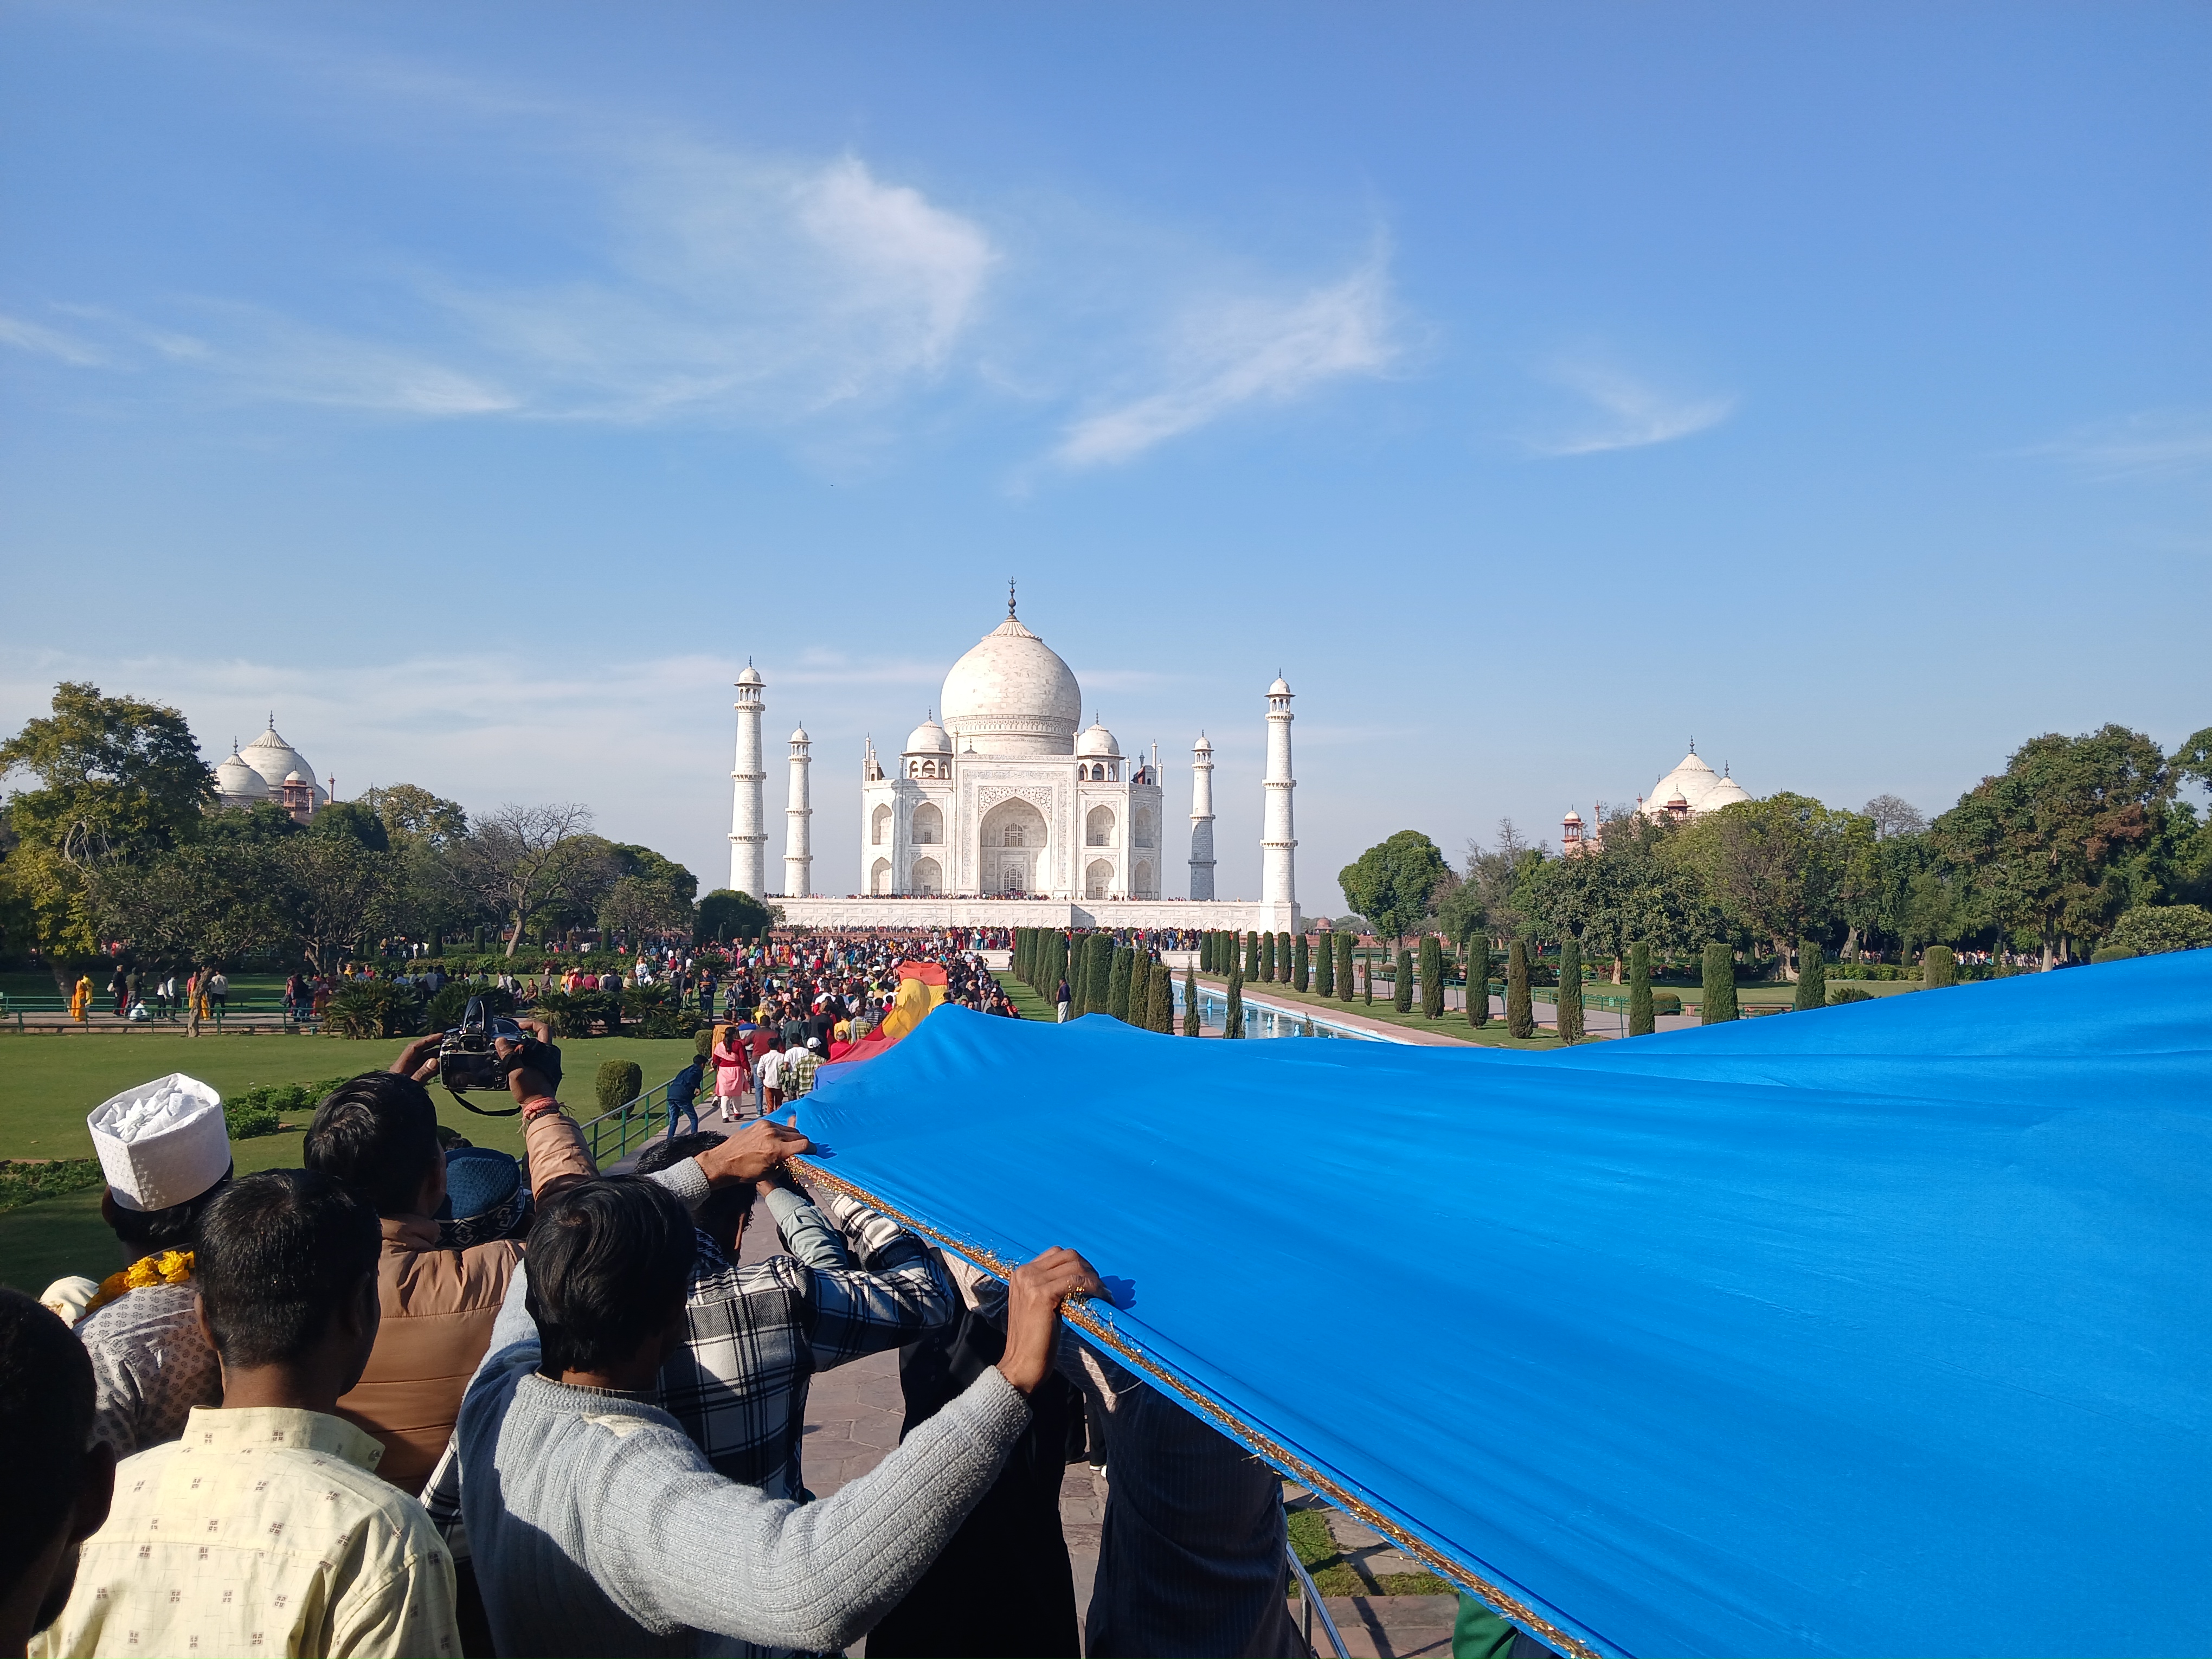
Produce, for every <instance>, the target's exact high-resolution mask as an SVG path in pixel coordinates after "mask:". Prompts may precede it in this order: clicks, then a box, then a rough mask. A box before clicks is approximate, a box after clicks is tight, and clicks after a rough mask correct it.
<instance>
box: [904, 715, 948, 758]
mask: <svg viewBox="0 0 2212 1659" xmlns="http://www.w3.org/2000/svg"><path fill="white" fill-rule="evenodd" d="M900 752H901V753H902V754H908V755H949V754H951V752H952V736H951V733H950V732H947V731H946V730H945V728H944V727H943V726H939V724H938V723H937V716H936V715H935V714H931V715H930V717H929V718H928V719H927V720H924V721H922V723H921V725H919V726H915V728H914V730H913V731H912V732H908V734H907V739H906V747H905V748H904V749H903V750H901V751H900Z"/></svg>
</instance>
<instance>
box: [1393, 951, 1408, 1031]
mask: <svg viewBox="0 0 2212 1659" xmlns="http://www.w3.org/2000/svg"><path fill="white" fill-rule="evenodd" d="M1390 1006H1392V1007H1393V1008H1395V1009H1396V1010H1397V1011H1398V1012H1400V1013H1401V1014H1410V1013H1412V1012H1413V952H1412V951H1408V950H1407V949H1406V947H1405V946H1404V945H1400V946H1399V947H1398V969H1397V972H1396V973H1395V974H1394V975H1391V985H1390Z"/></svg>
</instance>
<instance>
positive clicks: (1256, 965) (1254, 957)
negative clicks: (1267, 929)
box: [1244, 932, 1260, 980]
mask: <svg viewBox="0 0 2212 1659" xmlns="http://www.w3.org/2000/svg"><path fill="white" fill-rule="evenodd" d="M1244 977H1245V978H1246V979H1248V980H1255V979H1257V978H1259V977H1260V936H1259V935H1258V934H1257V933H1249V932H1248V933H1246V934H1245V935H1244Z"/></svg>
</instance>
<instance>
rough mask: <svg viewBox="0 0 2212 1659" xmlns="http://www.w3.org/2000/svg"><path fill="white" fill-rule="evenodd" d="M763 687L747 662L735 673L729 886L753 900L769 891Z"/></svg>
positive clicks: (761, 681) (753, 668)
mask: <svg viewBox="0 0 2212 1659" xmlns="http://www.w3.org/2000/svg"><path fill="white" fill-rule="evenodd" d="M765 684H766V683H765V682H764V681H763V680H762V678H761V676H760V670H759V669H757V668H756V667H754V666H753V665H752V662H751V660H750V659H747V660H746V663H745V665H744V668H742V669H740V670H739V671H738V702H737V709H738V758H737V763H736V764H735V765H733V766H732V768H731V769H730V775H731V776H732V778H734V779H736V780H737V787H736V797H735V799H733V800H732V802H731V804H730V885H731V886H732V887H733V888H735V889H736V890H738V892H740V893H750V894H751V895H752V896H754V897H755V898H759V897H761V896H763V895H764V894H766V893H767V891H768V826H767V825H766V824H765V823H763V817H764V814H763V811H762V803H761V785H762V783H763V781H765V780H766V779H767V777H768V773H767V772H766V770H765V769H763V767H762V765H761V715H762V714H763V712H764V711H765V710H766V709H767V708H768V705H767V704H766V703H765V702H762V701H761V693H762V691H763V689H764V688H765Z"/></svg>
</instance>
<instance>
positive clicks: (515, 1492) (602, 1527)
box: [458, 1122, 1098, 1655]
mask: <svg viewBox="0 0 2212 1659" xmlns="http://www.w3.org/2000/svg"><path fill="white" fill-rule="evenodd" d="M806 1147H807V1142H806V1140H805V1137H803V1136H801V1135H799V1133H797V1132H796V1131H794V1130H791V1129H787V1128H784V1127H781V1126H779V1125H776V1124H773V1123H767V1122H763V1123H757V1124H754V1125H753V1126H751V1127H750V1128H748V1129H746V1130H745V1131H744V1133H742V1134H739V1135H736V1136H732V1138H731V1139H730V1140H729V1141H728V1142H726V1143H725V1144H724V1145H723V1146H718V1147H715V1148H713V1149H712V1150H711V1151H710V1152H709V1153H708V1156H707V1158H705V1159H692V1160H690V1161H689V1162H688V1163H686V1164H678V1165H677V1166H676V1168H675V1170H671V1171H666V1172H664V1175H663V1176H662V1177H659V1178H656V1177H653V1176H643V1177H640V1176H624V1177H620V1178H617V1179H615V1180H610V1181H597V1182H586V1183H585V1184H583V1185H581V1186H578V1187H574V1188H569V1189H568V1191H566V1192H564V1193H562V1194H559V1195H558V1196H556V1198H555V1199H554V1200H552V1201H551V1202H550V1203H548V1204H547V1205H546V1206H544V1209H542V1210H541V1211H540V1212H538V1220H537V1223H536V1225H534V1226H533V1227H532V1229H531V1234H530V1250H529V1256H528V1263H527V1266H526V1267H525V1269H523V1270H522V1271H521V1272H520V1273H517V1275H516V1277H515V1281H514V1284H513V1286H511V1287H510V1289H509V1291H508V1294H507V1305H506V1306H505V1307H504V1308H503V1309H501V1313H500V1320H499V1325H498V1327H497V1328H496V1329H495V1332H494V1334H493V1339H492V1351H491V1352H490V1353H489V1355H488V1356H487V1357H486V1358H485V1360H484V1364H483V1368H482V1370H479V1371H478V1373H477V1377H476V1379H475V1381H473V1382H472V1383H471V1384H470V1386H469V1394H468V1398H467V1400H466V1401H465V1402H464V1404H463V1406H462V1407H461V1424H460V1428H459V1433H458V1440H459V1445H460V1455H461V1462H462V1464H463V1466H464V1469H465V1474H466V1477H467V1478H466V1480H465V1483H464V1484H463V1486H462V1506H463V1509H464V1511H465V1516H466V1520H467V1524H468V1532H469V1537H470V1540H471V1546H472V1547H473V1548H474V1550H475V1553H476V1558H477V1570H478V1576H479V1581H480V1583H482V1586H483V1598H484V1606H485V1609H486V1611H487V1612H488V1613H489V1615H490V1621H491V1626H492V1632H493V1635H494V1637H495V1639H496V1642H497V1644H498V1649H499V1650H500V1651H501V1652H502V1653H528V1654H536V1655H543V1654H579V1655H582V1654H592V1655H628V1654H639V1655H645V1654H655V1655H658V1654H665V1653H668V1652H671V1651H686V1650H693V1649H696V1648H697V1647H699V1646H701V1645H702V1638H704V1640H714V1639H716V1638H720V1641H722V1642H729V1641H735V1642H739V1643H744V1644H752V1645H754V1646H756V1647H766V1648H783V1649H791V1648H797V1649H801V1650H807V1651H811V1652H824V1651H829V1650H836V1649H837V1648H841V1647H842V1646H843V1645H844V1644H846V1643H848V1642H850V1641H852V1640H853V1639H854V1638H857V1637H858V1636H860V1634H861V1633H862V1632H865V1631H866V1630H867V1629H868V1627H869V1626H871V1625H872V1623H873V1622H874V1621H875V1620H876V1619H877V1617H878V1616H879V1615H880V1614H881V1613H882V1612H883V1610H884V1608H885V1607H889V1606H890V1604H891V1603H892V1602H893V1601H896V1600H897V1599H898V1598H899V1597H900V1596H901V1595H903V1594H904V1593H905V1591H906V1589H907V1588H908V1585H910V1584H911V1583H913V1582H914V1580H915V1578H916V1577H918V1576H919V1575H920V1574H921V1571H923V1569H924V1568H926V1567H927V1565H928V1564H929V1562H930V1560H931V1559H932V1558H933V1556H934V1555H935V1554H936V1553H937V1551H938V1550H939V1548H940V1547H942V1545H943V1543H944V1541H945V1539H946V1538H947V1537H949V1536H950V1535H951V1532H952V1530H953V1528H956V1527H957V1525H958V1524H959V1522H960V1519H961V1517H962V1516H963V1515H965V1514H966V1512H967V1510H968V1509H969V1506H970V1505H971V1504H974V1502H975V1499H976V1498H977V1497H979V1496H980V1495H981V1493H982V1492H983V1491H984V1490H985V1489H986V1488H987V1487H988V1486H990V1484H991V1481H992V1479H993V1477H994V1474H996V1472H997V1469H998V1466H999V1462H1000V1459H1001V1458H1002V1457H1003V1456H1004V1455H1006V1449H1007V1448H1008V1447H1009V1446H1010V1445H1012V1443H1013V1442H1014V1440H1015V1439H1016V1438H1017V1437H1018V1436H1019V1435H1020V1434H1021V1432H1022V1431H1023V1429H1024V1427H1025V1426H1027V1425H1028V1422H1029V1405H1028V1400H1027V1396H1028V1393H1029V1391H1030V1389H1034V1388H1035V1387H1036V1386H1037V1384H1038V1383H1040V1382H1042V1380H1043V1378H1044V1376H1045V1375H1046V1373H1047V1371H1048V1370H1049V1368H1050V1366H1051V1363H1052V1356H1053V1348H1054V1334H1055V1333H1056V1331H1057V1329H1058V1328H1059V1323H1060V1321H1059V1310H1060V1302H1061V1300H1062V1298H1063V1297H1066V1296H1069V1295H1072V1294H1086V1295H1087V1294H1095V1293H1096V1292H1097V1289H1098V1280H1097V1275H1096V1274H1095V1273H1092V1272H1091V1267H1090V1265H1089V1264H1088V1263H1087V1262H1085V1261H1084V1260H1083V1258H1082V1257H1081V1256H1079V1255H1076V1254H1075V1253H1074V1252H1073V1251H1072V1250H1060V1249H1055V1250H1048V1251H1047V1252H1045V1254H1044V1255H1041V1256H1039V1257H1038V1258H1037V1259H1036V1261H1031V1262H1030V1263H1028V1264H1027V1265H1026V1266H1024V1267H1021V1268H1019V1269H1018V1270H1017V1271H1016V1273H1015V1274H1014V1279H1013V1285H1012V1291H1011V1294H1010V1296H1009V1299H1008V1313H1007V1340H1006V1354H1005V1357H1004V1358H1002V1359H1001V1360H1000V1363H999V1364H997V1365H996V1366H994V1367H992V1368H990V1369H989V1370H986V1371H985V1372H984V1373H983V1374H982V1375H981V1376H978V1377H977V1378H976V1380H975V1383H974V1384H973V1385H972V1386H971V1387H970V1388H969V1389H968V1390H967V1391H966V1392H965V1393H963V1395H960V1396H959V1398H957V1399H956V1400H954V1401H952V1402H951V1404H949V1405H947V1406H946V1407H945V1409H944V1410H943V1411H941V1412H939V1413H938V1414H937V1416H936V1417H934V1418H933V1419H931V1420H930V1421H929V1422H928V1423H927V1424H925V1425H922V1426H921V1428H919V1429H918V1430H917V1431H915V1433H914V1434H912V1435H910V1436H908V1438H907V1440H906V1442H905V1443H904V1444H902V1446H900V1447H899V1448H898V1449H897V1450H896V1451H894V1452H892V1453H891V1454H890V1456H889V1457H887V1458H885V1459H884V1462H882V1463H881V1464H880V1465H878V1467H877V1468H875V1469H874V1470H873V1471H872V1472H871V1473H870V1474H866V1475H864V1476H862V1477H861V1478H860V1480H854V1481H853V1482H851V1483H850V1484H848V1486H844V1487H843V1488H842V1489H841V1490H840V1491H839V1492H837V1493H836V1495H835V1496H833V1497H831V1498H826V1499H823V1501H821V1502H818V1503H812V1504H794V1503H791V1502H788V1501H781V1500H777V1499H774V1498H768V1497H766V1496H764V1495H763V1494H762V1493H761V1492H758V1491H757V1490H756V1489H754V1488H752V1487H750V1486H740V1485H738V1484H736V1483H733V1482H731V1481H726V1480H722V1479H721V1478H720V1477H719V1476H718V1475H717V1474H715V1473H714V1468H713V1466H712V1465H711V1464H709V1463H708V1461H707V1459H706V1456H705V1455H704V1454H702V1452H701V1451H700V1450H699V1449H698V1448H697V1447H696V1446H695V1445H694V1444H693V1443H691V1442H690V1439H689V1438H687V1437H685V1435H684V1431H683V1429H682V1428H681V1426H680V1425H678V1423H677V1422H676V1420H675V1419H673V1418H671V1416H669V1415H668V1413H665V1412H664V1411H662V1410H660V1409H659V1407H655V1406H653V1404H651V1403H650V1394H649V1391H650V1389H652V1388H653V1383H654V1382H655V1381H656V1379H657V1378H658V1376H659V1373H660V1370H661V1368H662V1366H663V1365H664V1364H665V1362H666V1360H667V1359H668V1358H669V1357H670V1355H671V1354H672V1353H673V1352H675V1351H676V1349H677V1348H678V1346H681V1344H682V1343H683V1341H684V1336H685V1331H686V1326H685V1318H684V1310H685V1299H686V1294H687V1291H688V1290H689V1287H690V1282H691V1279H692V1275H693V1271H694V1268H695V1267H696V1261H697V1254H698V1247H697V1243H696V1236H695V1234H694V1231H693V1227H692V1221H691V1217H690V1214H689V1213H688V1212H686V1210H685V1208H684V1204H683V1203H682V1202H680V1201H679V1198H680V1197H682V1196H683V1194H681V1193H680V1192H678V1191H671V1190H670V1188H669V1187H668V1186H664V1185H659V1184H656V1180H657V1179H659V1180H665V1176H667V1175H671V1174H681V1173H683V1172H684V1171H686V1170H689V1171H691V1172H694V1174H693V1176H691V1178H693V1179H697V1178H699V1177H700V1176H703V1177H704V1178H705V1180H706V1182H708V1184H709V1185H724V1186H726V1185H732V1184H735V1183H738V1182H746V1183H750V1182H757V1181H758V1180H759V1179H760V1177H761V1176H763V1175H765V1174H767V1173H768V1171H769V1170H770V1169H772V1168H774V1167H775V1165H776V1164H780V1163H781V1161H782V1159H783V1158H785V1157H787V1156H788V1155H790V1154H791V1153H793V1152H804V1151H805V1150H806ZM709 1162H711V1163H712V1164H713V1165H714V1168H713V1169H712V1170H707V1169H706V1167H705V1165H706V1164H708V1163H709Z"/></svg>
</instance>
